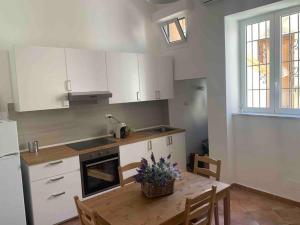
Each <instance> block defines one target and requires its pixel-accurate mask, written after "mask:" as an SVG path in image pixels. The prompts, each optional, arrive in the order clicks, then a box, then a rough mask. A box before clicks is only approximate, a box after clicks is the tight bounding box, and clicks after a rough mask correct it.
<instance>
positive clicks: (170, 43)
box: [160, 17, 187, 46]
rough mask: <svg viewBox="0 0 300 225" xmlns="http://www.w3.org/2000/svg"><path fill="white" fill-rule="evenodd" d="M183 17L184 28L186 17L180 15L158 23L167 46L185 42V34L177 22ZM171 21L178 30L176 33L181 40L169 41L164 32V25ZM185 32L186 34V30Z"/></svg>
mask: <svg viewBox="0 0 300 225" xmlns="http://www.w3.org/2000/svg"><path fill="white" fill-rule="evenodd" d="M183 18H185V19H186V28H187V18H186V17H180V18H178V17H176V18H174V19H170V20H167V21H165V22H163V23H160V29H161V31H162V33H163V35H164V37H165V40H166V42H167V43H168V45H169V46H176V45H179V44H182V43H184V42H186V40H187V36H185V35H184V32H183V30H182V27H181V25H180V23H179V19H183ZM172 23H175V25H176V28H177V31H178V33H179V35H180V38H181V40H178V41H173V42H170V40H169V37H168V35H167V34H166V31H165V29H164V27H165V26H168V25H170V24H172ZM186 34H187V31H186Z"/></svg>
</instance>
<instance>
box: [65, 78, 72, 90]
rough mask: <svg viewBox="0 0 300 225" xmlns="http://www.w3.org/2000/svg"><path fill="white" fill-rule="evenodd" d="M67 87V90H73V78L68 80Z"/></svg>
mask: <svg viewBox="0 0 300 225" xmlns="http://www.w3.org/2000/svg"><path fill="white" fill-rule="evenodd" d="M66 89H67V91H72V84H71V80H66Z"/></svg>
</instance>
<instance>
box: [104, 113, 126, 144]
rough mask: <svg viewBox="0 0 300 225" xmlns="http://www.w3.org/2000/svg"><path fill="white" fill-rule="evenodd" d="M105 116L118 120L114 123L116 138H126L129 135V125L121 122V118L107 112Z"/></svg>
mask: <svg viewBox="0 0 300 225" xmlns="http://www.w3.org/2000/svg"><path fill="white" fill-rule="evenodd" d="M105 117H106V118H107V119H112V120H114V121H115V122H116V124H115V125H114V136H115V137H116V138H126V136H127V125H126V123H124V122H121V121H120V120H118V119H117V118H115V117H114V116H113V115H111V114H106V115H105Z"/></svg>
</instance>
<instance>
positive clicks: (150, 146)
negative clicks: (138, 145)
mask: <svg viewBox="0 0 300 225" xmlns="http://www.w3.org/2000/svg"><path fill="white" fill-rule="evenodd" d="M150 150H152V141H148V151H150Z"/></svg>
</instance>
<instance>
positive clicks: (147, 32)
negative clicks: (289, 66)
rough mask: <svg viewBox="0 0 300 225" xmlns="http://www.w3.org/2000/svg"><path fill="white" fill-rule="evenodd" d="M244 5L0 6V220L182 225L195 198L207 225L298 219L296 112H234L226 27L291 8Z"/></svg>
mask: <svg viewBox="0 0 300 225" xmlns="http://www.w3.org/2000/svg"><path fill="white" fill-rule="evenodd" d="M245 2H247V3H245V4H243V3H241V1H238V0H211V1H206V0H177V1H173V0H165V1H164V0H144V1H141V0H110V1H107V0H91V1H79V0H77V1H73V0H63V1H61V0H60V1H58V0H53V1H48V0H39V1H37V0H29V1H26V2H20V1H19V0H10V1H4V0H3V1H0V18H1V20H0V26H1V27H2V28H1V29H2V31H1V34H0V121H1V122H0V170H1V173H0V178H1V180H2V181H3V183H4V184H5V185H1V187H0V224H2V223H3V224H12V225H25V224H28V225H53V224H64V225H79V224H82V225H87V224H88V225H89V224H93V222H94V221H92V220H93V219H94V218H96V221H98V222H94V223H95V224H96V223H99V224H101V225H104V224H111V225H119V224H120V225H121V224H122V225H125V224H126V225H140V224H149V225H156V224H169V225H175V224H182V223H183V222H186V223H188V222H189V220H190V218H189V216H188V213H186V212H188V210H189V208H188V206H189V204H190V203H189V202H190V201H192V200H193V198H194V200H195V199H196V197H197V196H201V195H207V196H208V195H209V196H210V197H209V198H210V199H209V202H207V203H206V206H205V210H204V211H205V214H207V215H205V216H207V217H206V220H205V221H206V222H207V223H206V222H205V224H216V225H217V224H219V223H220V224H223V220H224V224H226V225H230V224H260V225H263V224H265V223H267V222H269V223H270V224H278V225H279V224H280V225H281V224H292V225H295V224H298V223H299V222H300V221H299V220H298V215H299V213H300V211H299V206H300V205H299V202H300V198H299V196H300V195H299V187H300V186H299V179H298V178H299V176H298V173H297V171H299V168H298V167H297V165H298V164H297V161H296V160H297V159H298V155H299V154H298V151H297V149H298V142H297V141H298V138H297V135H296V134H297V129H298V128H297V125H298V121H297V118H296V116H295V113H296V112H293V113H294V115H293V114H292V115H291V114H285V115H281V114H279V115H277V114H276V116H274V115H273V114H272V115H269V114H267V116H266V115H265V114H264V115H263V116H262V115H261V114H259V113H260V112H258V113H257V112H256V113H254V114H253V112H247V113H245V111H243V110H245V109H241V105H242V104H241V105H240V101H241V100H242V99H243V98H242V97H240V95H241V94H240V92H242V91H241V89H240V87H239V85H240V83H239V76H240V75H239V74H238V73H239V72H238V71H240V70H239V66H240V65H239V66H237V64H238V62H237V61H239V60H240V59H239V57H237V54H236V52H238V51H237V49H239V46H236V45H238V43H240V40H238V38H239V35H238V30H239V29H237V28H236V27H239V26H238V25H237V24H240V21H241V20H246V19H249V21H251V22H252V20H251V18H250V17H255V16H257V15H260V14H263V13H274V18H275V17H276V15H281V14H280V13H281V10H283V12H284V13H287V14H286V15H288V18H290V20H289V21H292V18H295V15H297V18H298V16H299V15H300V14H299V15H298V14H295V15H294V14H293V13H298V11H299V12H300V10H298V8H297V7H295V6H297V5H299V3H297V1H292V0H284V1H276V0H267V1H259V0H257V1H248V0H247V1H245ZM269 4H270V5H269ZM290 7H291V8H292V9H291V10H290V11H288V10H287V9H285V8H290ZM293 7H295V8H293ZM276 10H277V11H278V12H277V11H276ZM284 10H287V12H286V11H284ZM297 10H298V11H297ZM274 11H275V12H274ZM259 18H260V17H257V19H259ZM276 18H277V17H276ZM278 18H279V17H278ZM278 18H277V19H278ZM270 20H271V21H272V22H273V20H272V19H270ZM247 23H248V21H247ZM260 23H261V24H265V25H264V28H265V30H266V31H267V30H268V29H269V28H270V27H269V28H268V25H267V24H268V21H263V22H260ZM251 26H253V27H255V26H256V24H255V23H254V24H253V25H252V24H251ZM260 26H263V25H260ZM251 29H252V28H251ZM253 29H254V28H253ZM262 30H263V29H261V30H260V32H262ZM271 30H272V29H271ZM247 32H248V30H247ZM253 32H254V31H253ZM297 32H298V33H299V32H300V31H299V30H297ZM258 33H259V32H258ZM267 33H268V32H265V34H263V33H262V34H261V35H262V36H263V35H265V36H263V37H264V39H267ZM270 33H272V32H269V35H270ZM274 33H275V31H274ZM291 33H292V32H291ZM259 34H260V33H259ZM293 34H294V33H293ZM252 35H254V34H252ZM289 35H292V34H289ZM274 36H275V34H274ZM264 39H262V40H264ZM274 40H275V38H274ZM295 40H298V39H296V38H295ZM251 41H252V42H255V40H251ZM271 41H273V39H272V40H271ZM293 41H294V39H293ZM261 42H262V41H261ZM298 42H299V41H298ZM253 45H254V44H253ZM264 46H266V45H264ZM253 51H254V50H253ZM265 51H267V50H265ZM272 51H273V50H271V53H272ZM265 55H268V54H265ZM265 55H264V54H261V55H260V56H259V57H258V58H259V60H261V61H262V62H264V58H263V57H265ZM291 57H292V56H291ZM293 57H294V56H293ZM260 58H262V59H260ZM259 60H258V61H259ZM271 60H273V59H271ZM278 60H279V59H278ZM295 60H296V61H297V60H298V61H299V59H295ZM245 61H246V60H245ZM259 62H260V61H259ZM272 63H273V62H272ZM276 63H277V61H276ZM261 64H262V63H261ZM265 64H266V65H265ZM265 64H262V66H266V67H267V63H265ZM254 67H255V66H254ZM271 72H272V71H271ZM246 74H247V73H246ZM262 74H263V75H264V76H267V75H265V74H267V72H266V70H262V71H260V72H259V76H262V77H263V75H262ZM277 75H278V74H277ZM285 76H287V75H285ZM277 77H279V76H277ZM264 79H265V78H264ZM276 79H277V78H276ZM285 79H286V77H285ZM293 79H294V80H295V78H293ZM271 82H273V80H272V79H271ZM272 84H274V88H275V83H271V85H272ZM276 87H277V86H276ZM276 90H277V89H276ZM263 91H264V90H262V91H261V92H262V93H264V92H263ZM254 92H255V91H254ZM278 93H279V92H278ZM272 94H273V93H272V92H270V95H272ZM239 98H240V99H239ZM286 98H288V96H286ZM253 99H254V98H253ZM266 99H267V98H266ZM272 99H273V97H272ZM253 101H254V100H253ZM260 101H261V100H260ZM267 101H268V100H267ZM272 101H273V100H272ZM274 101H276V98H275V99H274ZM287 102H291V100H289V99H288V100H287ZM243 104H244V103H243ZM259 104H260V103H259ZM266 105H267V104H266ZM295 105H296V104H295ZM273 106H274V105H272V104H271V106H270V107H273ZM295 107H297V106H295ZM274 112H276V110H275V109H274ZM282 117H284V118H282ZM271 124H273V125H271ZM275 127H276V129H273V128H275ZM282 127H285V129H284V131H285V132H280V131H281V130H282V129H279V128H282ZM275 130H279V131H277V132H276V133H275ZM266 134H268V135H266ZM208 139H209V148H208ZM250 139H251V141H249V140H250ZM277 140H281V141H280V143H278V142H276V141H277ZM273 142H276V143H277V144H273ZM282 149H291V151H290V152H288V153H289V154H285V153H284V154H283V153H282V152H281V150H282ZM250 152H251V153H250ZM203 154H209V157H208V156H202V155H203ZM283 155H284V157H283ZM260 156H264V157H260ZM153 157H155V158H156V159H157V160H156V159H153ZM161 157H163V158H164V159H166V161H167V162H169V164H168V163H166V162H164V161H165V160H161V159H160V158H161ZM158 159H159V160H158ZM263 159H267V160H263ZM279 159H280V161H279ZM201 160H204V161H201ZM145 161H146V162H147V163H145ZM151 162H152V164H153V166H154V167H155V166H159V165H161V164H162V165H163V166H166V168H167V172H166V173H167V175H168V176H169V175H170V174H171V175H170V177H171V178H170V180H168V182H169V181H170V182H169V183H168V182H165V180H163V179H162V181H161V180H160V181H159V182H158V183H159V185H156V186H155V185H152V187H153V189H151V188H148V192H147V187H146V186H145V185H146V184H149V183H151V182H152V181H153V182H154V181H155V178H153V180H150V181H149V182H145V180H146V179H148V178H147V177H146V176H144V173H145V170H144V169H145V168H144V167H145V166H146V167H147V166H149V165H148V163H151ZM203 162H204V163H203ZM278 162H280V163H278ZM208 164H214V165H215V166H212V167H209V166H208ZM133 165H135V167H132V168H131V166H133ZM278 165H279V166H278ZM198 166H199V168H198ZM129 167H130V168H131V169H130V170H131V171H126V169H128V168H129ZM147 168H148V167H147ZM275 168H276V169H275ZM123 169H124V171H123ZM177 169H178V170H177ZM213 169H216V170H215V171H213ZM186 170H188V171H190V172H187V171H186ZM178 171H180V173H179V172H178ZM250 171H252V172H250ZM191 172H193V173H191ZM136 173H138V174H137V175H139V176H142V177H143V179H145V180H143V181H142V182H141V180H140V179H141V178H140V177H139V176H137V175H136ZM195 174H197V175H195ZM203 174H204V175H206V176H209V177H211V179H207V177H205V176H204V177H203V176H198V175H203ZM123 175H124V176H123ZM164 175H165V174H164ZM132 176H133V177H132ZM131 178H132V179H131ZM127 179H129V181H130V184H127V185H125V184H124V183H126V182H125V180H127ZM132 181H135V182H133V183H132ZM155 182H156V181H155ZM172 182H173V183H172ZM140 183H141V184H140ZM157 187H160V190H158V191H157V189H156V193H155V191H154V190H155V188H157ZM151 191H152V192H151ZM141 192H142V193H143V195H142V194H141ZM163 192H165V193H163ZM155 194H157V195H158V196H159V197H157V198H153V199H152V197H153V196H152V197H151V195H155ZM159 194H161V195H159ZM149 196H150V197H149ZM162 196H163V197H162ZM74 200H75V201H74ZM221 202H222V204H221ZM150 205H151V207H150ZM103 206H105V207H103ZM86 208H88V210H86V212H90V211H91V212H92V214H86V215H87V216H85V214H84V213H82V212H83V211H82V209H86ZM12 212H14V213H12ZM162 212H163V213H162ZM185 213H186V214H185ZM85 219H87V220H88V222H84V220H85ZM198 219H199V218H198Z"/></svg>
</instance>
